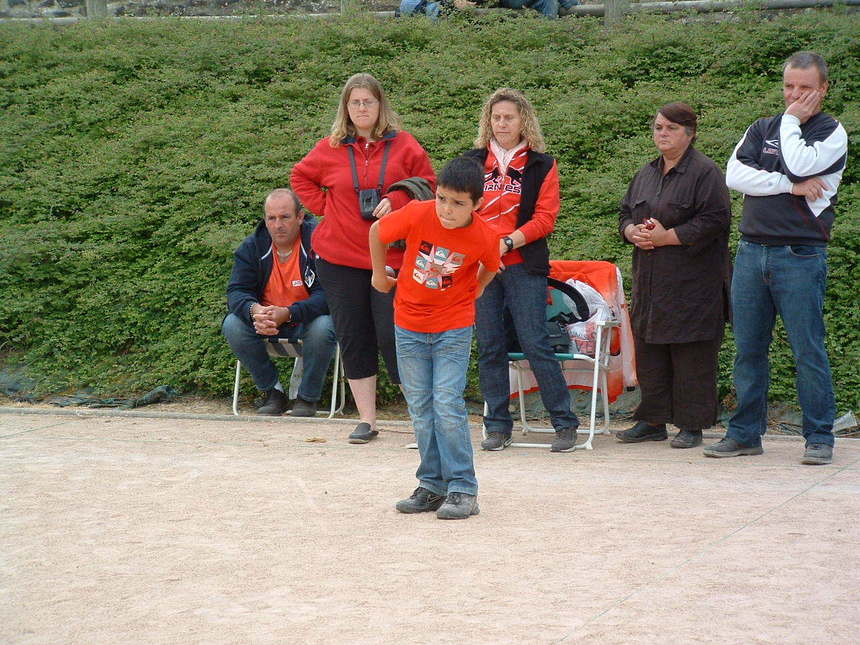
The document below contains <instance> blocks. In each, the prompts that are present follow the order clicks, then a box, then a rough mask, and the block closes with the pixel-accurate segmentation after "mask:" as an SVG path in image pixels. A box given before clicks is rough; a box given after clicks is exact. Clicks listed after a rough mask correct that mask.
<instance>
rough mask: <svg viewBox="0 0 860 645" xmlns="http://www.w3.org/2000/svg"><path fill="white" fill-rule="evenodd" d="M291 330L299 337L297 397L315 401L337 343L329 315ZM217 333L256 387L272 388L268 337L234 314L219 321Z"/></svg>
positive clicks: (274, 373)
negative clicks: (299, 369)
mask: <svg viewBox="0 0 860 645" xmlns="http://www.w3.org/2000/svg"><path fill="white" fill-rule="evenodd" d="M295 330H296V335H295V336H292V338H300V339H301V341H302V362H303V372H302V382H301V385H299V397H300V398H302V399H304V400H305V401H309V402H313V401H319V400H320V397H321V396H322V388H323V384H324V382H325V375H326V372H327V371H328V367H329V365H330V364H331V359H332V358H333V357H334V352H335V348H336V347H337V340H336V339H335V335H334V325H332V322H331V316H327V315H326V316H317V317H316V318H314V319H313V320H312V321H311V322H310V323H309V324H307V325H305V324H300V325H297V326H296V327H295ZM221 333H223V334H224V337H225V338H226V339H227V343H228V344H229V345H230V349H232V350H233V353H234V354H235V355H236V358H238V359H239V360H240V361H241V362H242V365H244V366H245V369H247V370H248V372H250V373H251V378H253V379H254V385H256V386H257V389H258V390H262V391H263V392H267V391H269V390H271V389H272V388H274V387H275V384H276V383H277V382H278V380H279V379H278V369H277V368H276V367H275V364H274V363H273V362H272V359H271V357H270V356H269V355H268V354H267V353H266V346H265V344H264V343H266V342H268V339H269V338H270V337H269V336H261V335H259V334H258V333H257V332H255V331H254V328H253V327H252V326H251V325H250V323H247V322H245V321H244V320H242V319H241V318H239V317H238V316H237V315H236V314H227V317H226V318H224V322H223V323H222V324H221Z"/></svg>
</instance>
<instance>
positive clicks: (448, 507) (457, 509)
mask: <svg viewBox="0 0 860 645" xmlns="http://www.w3.org/2000/svg"><path fill="white" fill-rule="evenodd" d="M480 512H481V510H480V509H479V508H478V496H477V495H469V494H467V493H460V492H454V493H448V497H446V498H445V503H444V504H442V506H440V507H439V510H438V511H436V517H437V518H439V519H440V520H465V519H466V518H467V517H469V516H470V515H477V514H478V513H480Z"/></svg>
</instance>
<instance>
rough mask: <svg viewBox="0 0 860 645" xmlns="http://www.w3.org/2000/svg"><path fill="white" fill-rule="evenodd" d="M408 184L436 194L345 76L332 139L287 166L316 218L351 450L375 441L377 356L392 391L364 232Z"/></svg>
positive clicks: (431, 179) (413, 157) (402, 137)
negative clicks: (353, 421)
mask: <svg viewBox="0 0 860 645" xmlns="http://www.w3.org/2000/svg"><path fill="white" fill-rule="evenodd" d="M413 178H415V179H418V178H420V180H422V181H423V182H424V184H425V185H427V184H429V188H431V189H435V187H436V176H435V174H434V173H433V167H432V166H431V165H430V158H429V157H428V155H427V152H426V151H425V150H424V148H422V147H421V144H420V143H418V141H417V140H416V139H415V137H413V136H412V135H411V134H409V133H408V132H405V131H403V130H401V129H400V117H399V116H398V115H397V113H396V112H394V110H393V109H392V108H391V105H390V104H389V103H388V99H387V98H386V96H385V92H384V91H383V89H382V85H380V83H379V81H377V80H376V79H375V78H374V77H373V76H371V75H370V74H355V75H354V76H352V77H350V79H349V80H348V81H347V82H346V85H344V87H343V90H342V91H341V94H340V103H339V104H338V109H337V116H336V117H335V120H334V123H333V124H332V128H331V134H330V135H329V136H328V137H326V138H324V139H321V140H320V141H319V142H317V144H316V145H315V146H314V147H313V149H312V150H311V151H310V152H309V153H308V154H307V156H305V158H304V159H302V160H301V161H300V162H299V163H297V164H296V165H295V166H294V167H293V172H292V176H291V183H292V188H293V190H294V191H295V192H296V194H297V195H298V196H299V198H300V199H301V200H302V202H303V203H304V205H305V207H306V208H307V209H308V210H310V211H311V212H313V213H316V214H318V215H322V216H323V218H322V221H321V222H320V224H319V225H318V226H317V228H316V231H315V232H314V235H313V238H312V241H311V242H312V245H313V249H314V252H315V253H316V255H317V261H316V267H317V273H318V275H319V279H320V282H321V284H322V285H323V287H324V288H325V292H326V298H327V300H328V305H329V310H330V311H331V315H332V319H333V321H334V327H335V332H336V334H337V339H338V342H339V343H340V347H341V352H342V356H343V365H344V370H345V371H346V377H347V380H348V381H349V387H350V390H351V391H352V396H353V398H354V399H355V403H356V407H357V408H358V414H359V420H360V423H359V424H358V425H357V426H356V428H355V430H354V431H353V432H352V433H351V434H350V435H349V441H350V443H367V442H368V441H370V440H371V439H373V438H374V437H376V435H377V434H378V431H377V429H376V376H377V369H378V359H377V353H381V354H382V358H383V360H384V362H385V367H386V369H387V370H388V376H389V378H390V379H391V381H392V383H395V384H399V383H400V376H399V374H398V371H397V357H396V353H395V348H394V318H393V316H394V313H393V311H394V310H393V302H394V293H393V292H391V293H380V292H379V291H376V290H375V289H373V288H372V287H371V286H370V278H371V274H372V267H371V261H370V249H369V246H368V232H369V230H370V226H371V224H372V223H373V222H375V221H376V220H377V219H380V218H382V217H385V216H386V215H387V214H388V213H390V212H391V211H393V210H396V209H398V208H401V207H402V206H405V205H406V204H407V202H409V201H410V200H411V199H412V198H411V196H410V194H409V193H408V192H406V190H405V189H404V188H403V187H400V186H394V187H393V188H394V189H393V190H392V184H397V183H398V182H401V181H402V180H404V179H413ZM402 258H403V250H402V249H400V248H396V247H394V248H390V249H389V250H388V255H387V258H386V263H387V265H388V266H389V267H391V269H392V270H393V271H395V272H396V271H397V270H399V269H400V265H401V262H402Z"/></svg>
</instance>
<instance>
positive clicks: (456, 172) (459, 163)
mask: <svg viewBox="0 0 860 645" xmlns="http://www.w3.org/2000/svg"><path fill="white" fill-rule="evenodd" d="M436 185H437V186H441V187H444V188H450V189H451V190H456V191H457V192H461V193H469V196H470V197H471V198H472V201H473V202H476V203H477V201H478V200H479V199H481V197H483V196H484V169H483V168H482V167H481V165H480V164H479V163H478V162H477V161H475V160H474V159H470V158H469V157H457V158H456V159H452V160H451V161H449V162H448V163H446V164H445V167H444V168H442V172H440V173H439V178H438V179H437V180H436Z"/></svg>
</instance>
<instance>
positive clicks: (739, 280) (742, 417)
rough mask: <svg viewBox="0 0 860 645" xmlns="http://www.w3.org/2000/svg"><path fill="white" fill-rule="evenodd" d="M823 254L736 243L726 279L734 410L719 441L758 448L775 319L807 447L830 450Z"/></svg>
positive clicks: (814, 250)
mask: <svg viewBox="0 0 860 645" xmlns="http://www.w3.org/2000/svg"><path fill="white" fill-rule="evenodd" d="M826 280H827V249H826V248H825V247H823V246H806V245H790V246H764V245H761V244H754V243H752V242H747V241H744V240H741V241H740V242H739V243H738V252H737V255H736V257H735V268H734V274H733V276H732V317H733V323H732V327H733V329H734V333H735V343H736V345H737V356H736V357H735V368H734V381H735V390H736V391H737V398H738V407H737V409H736V410H735V413H734V414H733V415H732V418H731V420H730V421H729V429H728V432H727V433H726V436H727V437H729V438H731V439H734V440H735V441H737V442H738V443H741V444H743V445H746V446H758V445H761V435H763V434H764V433H765V430H767V390H768V386H769V385H770V367H769V364H768V350H769V349H770V343H771V339H772V337H773V334H772V332H773V326H774V323H775V321H776V314H779V316H780V318H782V322H783V325H784V326H785V330H786V332H787V334H788V342H789V344H790V345H791V351H792V353H793V354H794V363H795V366H796V368H797V377H796V383H797V396H798V399H799V400H800V407H801V408H802V410H803V436H804V437H805V438H806V442H807V443H823V444H827V445H829V446H832V445H833V418H834V417H835V413H836V403H835V400H834V397H833V382H832V379H831V375H830V362H829V361H828V358H827V350H826V349H825V347H824V316H823V310H824V291H825V286H826Z"/></svg>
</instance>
